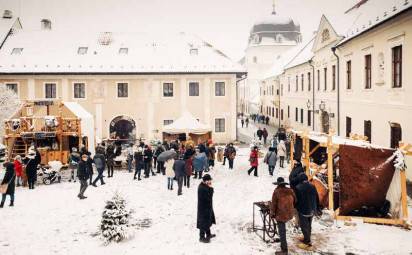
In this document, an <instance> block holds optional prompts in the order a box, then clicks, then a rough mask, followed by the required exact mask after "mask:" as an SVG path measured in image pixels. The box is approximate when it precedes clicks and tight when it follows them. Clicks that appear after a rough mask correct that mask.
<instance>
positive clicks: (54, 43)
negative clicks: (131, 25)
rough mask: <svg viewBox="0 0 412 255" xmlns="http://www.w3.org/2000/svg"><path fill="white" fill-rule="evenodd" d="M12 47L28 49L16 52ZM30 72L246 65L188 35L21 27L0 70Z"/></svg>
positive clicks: (235, 68) (0, 58)
mask: <svg viewBox="0 0 412 255" xmlns="http://www.w3.org/2000/svg"><path fill="white" fill-rule="evenodd" d="M81 47H84V48H82V49H81ZM13 48H23V51H22V53H21V54H18V55H12V54H11V52H12V50H13ZM121 48H123V49H122V50H121ZM81 51H83V52H82V53H85V54H79V52H81ZM28 72H30V73H182V72H183V73H191V72H193V73H209V72H216V73H243V72H245V69H244V68H243V67H242V66H241V65H239V64H238V63H236V62H234V61H232V60H231V59H229V58H228V57H227V56H226V55H225V54H223V53H222V52H221V51H219V50H217V49H216V48H214V47H213V46H212V45H211V44H209V43H207V42H205V41H203V40H202V39H200V38H199V37H197V36H194V35H188V34H185V33H179V34H167V33H159V34H156V35H152V34H145V33H111V32H105V33H93V32H90V31H56V30H51V31H47V30H40V31H23V30H20V31H18V32H17V33H15V34H13V36H10V37H9V38H8V40H7V41H6V43H5V44H4V46H3V48H2V49H1V50H0V73H28Z"/></svg>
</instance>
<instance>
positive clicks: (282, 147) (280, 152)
mask: <svg viewBox="0 0 412 255" xmlns="http://www.w3.org/2000/svg"><path fill="white" fill-rule="evenodd" d="M277 150H278V156H279V166H280V167H281V168H284V167H285V166H284V162H285V156H286V155H287V151H286V145H285V142H284V141H283V140H280V142H279V143H278V146H277Z"/></svg>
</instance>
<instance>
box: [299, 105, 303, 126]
mask: <svg viewBox="0 0 412 255" xmlns="http://www.w3.org/2000/svg"><path fill="white" fill-rule="evenodd" d="M300 123H302V124H303V109H300Z"/></svg>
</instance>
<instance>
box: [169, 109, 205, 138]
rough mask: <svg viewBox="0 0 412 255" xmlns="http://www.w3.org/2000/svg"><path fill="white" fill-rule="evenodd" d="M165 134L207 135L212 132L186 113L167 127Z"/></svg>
mask: <svg viewBox="0 0 412 255" xmlns="http://www.w3.org/2000/svg"><path fill="white" fill-rule="evenodd" d="M162 131H163V132H164V133H169V134H182V133H185V134H197V135H201V134H206V133H208V132H210V131H212V130H211V129H210V127H209V126H207V125H205V124H203V123H200V122H199V121H198V120H197V119H195V118H194V117H193V116H192V115H191V114H190V113H189V112H184V113H183V114H182V116H181V117H180V118H179V119H177V120H176V121H174V122H173V123H172V124H169V125H166V126H165V127H164V128H163V130H162Z"/></svg>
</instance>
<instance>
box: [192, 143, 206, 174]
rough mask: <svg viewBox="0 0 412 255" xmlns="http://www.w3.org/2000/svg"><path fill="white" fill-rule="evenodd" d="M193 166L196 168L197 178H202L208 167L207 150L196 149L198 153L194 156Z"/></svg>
mask: <svg viewBox="0 0 412 255" xmlns="http://www.w3.org/2000/svg"><path fill="white" fill-rule="evenodd" d="M193 168H194V170H195V179H196V178H199V179H202V175H203V171H205V170H206V168H207V157H206V153H205V152H201V151H200V149H196V154H195V156H194V158H193Z"/></svg>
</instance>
